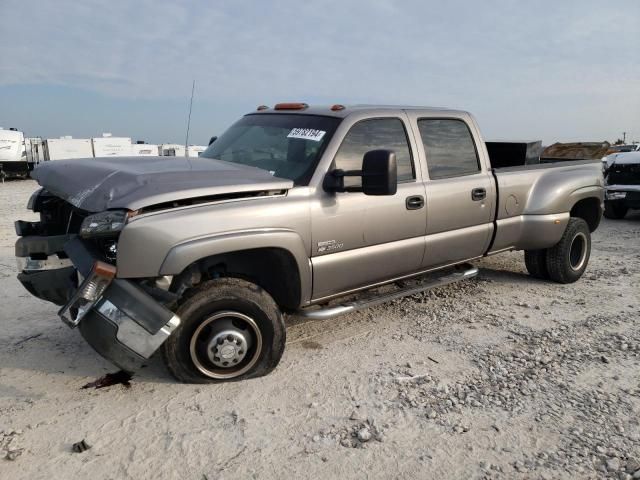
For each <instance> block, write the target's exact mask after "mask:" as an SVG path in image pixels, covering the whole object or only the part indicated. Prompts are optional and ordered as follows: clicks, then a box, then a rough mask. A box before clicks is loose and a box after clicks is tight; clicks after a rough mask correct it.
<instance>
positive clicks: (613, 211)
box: [604, 201, 629, 220]
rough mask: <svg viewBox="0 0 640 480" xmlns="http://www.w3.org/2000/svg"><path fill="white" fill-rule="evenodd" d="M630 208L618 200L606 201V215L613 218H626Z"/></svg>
mask: <svg viewBox="0 0 640 480" xmlns="http://www.w3.org/2000/svg"><path fill="white" fill-rule="evenodd" d="M628 210H629V209H628V208H627V207H625V206H624V205H623V204H620V203H618V202H607V201H605V202H604V216H605V217H607V218H611V219H613V220H620V219H622V218H624V216H625V215H626V214H627V211H628Z"/></svg>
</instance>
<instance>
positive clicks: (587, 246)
mask: <svg viewBox="0 0 640 480" xmlns="http://www.w3.org/2000/svg"><path fill="white" fill-rule="evenodd" d="M590 255H591V232H590V231H589V226H588V225H587V222H585V221H584V220H583V219H582V218H576V217H571V218H570V219H569V223H568V224H567V228H566V230H565V231H564V234H563V235H562V238H561V239H560V241H559V242H558V243H557V244H555V245H554V246H553V247H551V248H549V249H547V272H548V273H549V278H550V279H551V280H553V281H556V282H559V283H573V282H575V281H576V280H578V279H579V278H580V277H581V276H582V274H583V273H584V271H585V270H586V268H587V264H588V263H589V256H590Z"/></svg>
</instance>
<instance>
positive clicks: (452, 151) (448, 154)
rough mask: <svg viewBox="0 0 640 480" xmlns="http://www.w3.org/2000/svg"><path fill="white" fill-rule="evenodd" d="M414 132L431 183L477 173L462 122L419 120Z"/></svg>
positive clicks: (476, 161)
mask: <svg viewBox="0 0 640 480" xmlns="http://www.w3.org/2000/svg"><path fill="white" fill-rule="evenodd" d="M418 130H419V132H420V137H421V138H422V143H423V145H424V150H425V155H426V157H427V167H428V171H429V178H430V179H431V180H437V179H440V178H451V177H459V176H463V175H473V174H476V173H480V171H481V168H480V160H479V158H478V150H477V148H476V145H475V142H474V140H473V135H472V134H471V130H470V129H469V127H468V125H467V124H466V123H465V122H464V121H463V120H460V119H453V118H423V119H419V120H418Z"/></svg>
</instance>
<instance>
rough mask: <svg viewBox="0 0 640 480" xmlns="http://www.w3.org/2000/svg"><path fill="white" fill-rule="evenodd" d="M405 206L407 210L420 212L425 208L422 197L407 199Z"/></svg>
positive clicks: (415, 196) (416, 196)
mask: <svg viewBox="0 0 640 480" xmlns="http://www.w3.org/2000/svg"><path fill="white" fill-rule="evenodd" d="M405 205H406V206H407V210H420V209H421V208H422V207H424V198H423V196H422V195H414V196H413V197H407V200H406V202H405Z"/></svg>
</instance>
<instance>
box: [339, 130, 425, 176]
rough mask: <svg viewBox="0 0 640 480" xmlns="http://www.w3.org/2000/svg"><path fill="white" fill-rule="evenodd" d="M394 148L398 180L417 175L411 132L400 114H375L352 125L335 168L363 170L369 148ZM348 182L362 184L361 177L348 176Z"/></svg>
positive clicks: (340, 149)
mask: <svg viewBox="0 0 640 480" xmlns="http://www.w3.org/2000/svg"><path fill="white" fill-rule="evenodd" d="M378 149H385V150H393V151H394V152H395V154H396V162H397V164H398V183H401V182H407V181H411V180H413V179H415V178H416V177H415V172H414V168H413V161H412V158H411V150H410V148H409V142H408V140H407V132H406V130H405V128H404V124H403V123H402V120H400V119H399V118H373V119H370V120H363V121H361V122H358V123H356V124H355V125H354V126H352V127H351V129H350V130H349V132H348V133H347V135H346V136H345V137H344V140H343V141H342V144H341V145H340V148H339V149H338V153H337V154H336V157H335V159H334V163H335V168H339V169H341V170H360V169H361V168H362V157H364V154H365V153H367V152H368V151H369V150H378ZM344 184H345V186H348V187H355V186H360V185H361V179H360V178H358V177H345V179H344Z"/></svg>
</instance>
